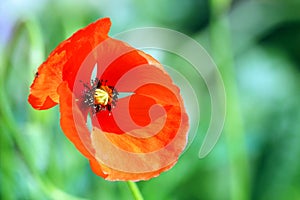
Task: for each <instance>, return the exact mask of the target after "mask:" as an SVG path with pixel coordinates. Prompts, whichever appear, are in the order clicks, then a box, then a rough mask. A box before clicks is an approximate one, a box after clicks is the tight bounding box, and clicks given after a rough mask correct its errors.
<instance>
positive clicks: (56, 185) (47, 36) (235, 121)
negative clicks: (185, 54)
mask: <svg viewBox="0 0 300 200" xmlns="http://www.w3.org/2000/svg"><path fill="white" fill-rule="evenodd" d="M299 10H300V1H298V0H295V1H291V0H282V1H280V0H277V1H276V0H274V1H271V0H265V1H259V0H256V1H254V0H253V1H248V0H234V1H230V0H211V1H206V0H186V1H180V0H173V1H171V0H163V1H160V0H152V1H146V0H140V1H138V0H123V1H122V0H121V1H117V0H111V1H108V0H100V1H96V0H87V1H79V0H76V1H71V0H62V1H59V0H53V1H51V0H43V1H37V0H36V1H35V0H23V1H22V0H14V1H8V0H4V1H1V3H0V18H1V19H0V53H1V54H0V55H1V59H0V87H1V88H0V89H1V91H0V117H1V118H0V130H1V132H0V140H1V141H0V145H1V146H0V149H1V152H0V153H1V160H0V161H1V163H0V164H1V168H0V169H1V171H0V181H1V183H0V199H4V200H6V199H132V195H131V193H130V190H129V189H128V187H127V185H126V183H124V182H109V181H105V180H103V179H102V178H100V177H98V176H96V175H95V174H93V173H92V171H91V170H90V167H89V164H88V161H87V159H85V158H84V157H83V156H82V155H81V154H80V153H79V152H78V151H77V150H76V149H75V147H74V146H73V144H72V143H71V142H70V141H69V140H68V139H66V137H65V136H64V134H63V133H62V131H61V129H60V126H59V111H58V108H57V107H56V108H53V109H50V110H46V111H36V110H33V109H32V108H31V106H30V105H29V104H28V103H27V96H28V93H29V86H30V84H31V82H32V80H33V79H34V74H35V71H36V68H37V67H38V66H39V64H40V63H41V62H42V61H43V60H44V59H45V58H46V57H47V55H48V54H49V53H50V52H51V50H53V49H54V48H55V47H56V46H57V45H58V44H59V42H61V41H62V40H64V39H66V38H67V37H69V36H70V35H71V34H72V33H73V32H75V31H76V30H78V29H79V28H81V27H84V26H86V25H87V24H89V23H90V22H92V21H95V20H96V19H98V18H101V17H104V16H108V17H110V18H111V20H112V23H113V26H112V30H111V34H110V35H114V34H117V33H119V32H122V31H124V30H128V29H131V28H137V27H147V26H159V27H165V28H169V29H174V30H176V31H179V32H182V33H184V34H187V35H188V36H190V37H192V38H193V39H195V40H196V41H198V42H199V43H200V44H201V45H202V46H203V47H205V49H206V50H207V51H208V52H209V54H210V55H211V56H212V58H213V59H214V60H215V61H216V64H217V65H218V68H219V70H220V73H221V75H222V78H223V81H224V84H225V89H226V95H227V105H226V108H227V116H226V121H225V126H224V130H223V133H222V135H221V138H220V140H219V141H218V143H217V145H216V146H215V148H214V149H213V151H212V152H211V153H210V154H209V155H208V156H207V157H205V158H204V159H199V158H198V151H199V148H200V146H201V143H202V141H203V137H204V135H205V133H206V130H207V127H208V125H209V120H210V108H209V107H210V102H209V94H208V92H207V90H206V89H205V87H202V86H201V81H200V82H199V86H198V82H197V80H194V79H193V78H191V80H192V84H193V88H194V89H195V90H196V91H197V94H199V95H200V99H201V121H200V126H199V129H198V132H197V135H196V138H195V139H194V141H193V143H192V144H191V146H190V147H189V148H188V149H187V151H185V153H184V154H183V155H182V156H181V157H180V159H179V162H178V163H177V164H176V165H175V167H174V168H172V169H171V170H170V171H168V172H165V173H163V174H161V175H160V176H159V177H157V178H153V179H151V180H149V181H142V182H139V183H138V186H139V187H140V189H141V192H142V194H143V195H144V197H145V199H153V200H157V199H178V200H181V199H195V200H196V199H204V200H213V199H214V200H219V199H220V200H223V199H225V200H226V199H233V200H246V199H264V200H268V199H270V200H277V199H279V200H280V199H282V200H289V199H291V200H297V199H300V103H299V102H300V12H299ZM160 61H161V62H163V63H167V64H168V65H170V66H172V65H175V66H176V64H178V63H180V62H182V61H180V60H177V59H176V58H173V57H172V56H166V57H165V60H160ZM182 65H184V64H182ZM187 73H188V72H187ZM191 123H192V124H196V123H197V122H194V121H192V122H191Z"/></svg>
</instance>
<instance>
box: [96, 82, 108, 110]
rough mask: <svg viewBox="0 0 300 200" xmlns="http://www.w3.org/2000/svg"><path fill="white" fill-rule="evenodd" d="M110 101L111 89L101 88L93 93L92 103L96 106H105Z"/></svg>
mask: <svg viewBox="0 0 300 200" xmlns="http://www.w3.org/2000/svg"><path fill="white" fill-rule="evenodd" d="M111 101H112V89H110V88H109V87H108V86H101V87H100V88H97V89H96V90H95V93H94V103H95V104H96V105H99V104H100V105H102V106H106V105H107V104H108V103H111Z"/></svg>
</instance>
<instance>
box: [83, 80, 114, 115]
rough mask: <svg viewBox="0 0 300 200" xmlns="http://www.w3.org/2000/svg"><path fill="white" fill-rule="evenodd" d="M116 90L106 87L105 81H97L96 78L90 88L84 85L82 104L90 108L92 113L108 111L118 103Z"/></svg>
mask: <svg viewBox="0 0 300 200" xmlns="http://www.w3.org/2000/svg"><path fill="white" fill-rule="evenodd" d="M118 94H119V93H118V92H117V90H116V89H115V88H114V87H113V86H110V85H107V80H106V81H103V80H99V79H98V78H96V79H95V80H94V81H92V83H91V86H90V85H89V84H85V83H84V91H83V101H82V102H83V104H84V105H86V106H88V107H90V108H92V112H93V113H97V112H99V111H104V110H108V111H111V109H112V108H114V107H115V106H116V102H117V101H118Z"/></svg>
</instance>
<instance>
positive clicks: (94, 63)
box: [28, 18, 189, 181]
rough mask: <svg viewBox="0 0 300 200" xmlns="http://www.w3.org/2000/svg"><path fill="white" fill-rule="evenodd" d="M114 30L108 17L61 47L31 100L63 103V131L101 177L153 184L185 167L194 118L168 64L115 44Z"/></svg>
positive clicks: (43, 69) (41, 104) (44, 67)
mask: <svg viewBox="0 0 300 200" xmlns="http://www.w3.org/2000/svg"><path fill="white" fill-rule="evenodd" d="M110 26H111V22H110V20H109V18H104V19H100V20H98V21H96V22H94V23H92V24H90V25H88V26H87V27H85V28H83V29H81V30H79V31H77V32H76V33H75V34H73V35H72V36H71V37H70V38H69V39H67V40H65V41H63V42H62V43H60V44H59V45H58V47H56V48H55V49H54V50H53V51H52V53H51V54H50V55H49V57H48V58H47V60H46V61H45V62H44V63H42V64H41V66H40V67H39V68H38V72H37V74H38V76H36V77H35V79H34V81H33V83H32V85H31V87H30V95H29V98H28V101H29V103H30V104H31V105H32V107H33V108H35V109H38V110H43V109H48V108H51V107H53V106H55V105H57V104H59V107H60V113H61V119H60V124H61V127H62V130H63V132H64V133H65V135H66V136H67V137H68V138H69V139H70V140H71V142H72V143H73V144H74V145H75V146H76V148H77V149H78V150H79V151H80V152H81V153H82V154H83V155H84V156H85V157H87V158H88V159H89V161H90V165H91V168H92V170H93V171H94V172H95V173H96V174H97V175H99V176H102V177H103V178H105V179H107V180H134V181H137V180H146V179H149V178H152V177H155V176H158V175H159V174H160V173H161V172H163V171H166V170H168V169H170V168H171V167H172V166H173V165H174V164H175V163H176V162H177V160H178V157H179V156H180V154H181V152H182V151H183V149H184V147H185V145H186V141H187V131H188V127H189V125H188V116H187V114H186V111H185V109H184V105H183V101H182V98H181V96H180V91H179V89H178V87H177V86H176V85H174V83H173V82H172V80H171V78H170V76H169V75H168V74H167V72H166V71H165V70H164V69H163V67H162V66H161V65H160V63H159V62H157V61H156V60H155V59H154V58H152V57H151V56H150V55H148V54H145V53H143V52H142V51H140V50H137V49H134V48H133V47H131V46H129V45H128V44H126V43H124V42H122V41H119V40H116V39H113V38H110V37H109V36H108V32H109V29H110ZM124 94H126V95H124Z"/></svg>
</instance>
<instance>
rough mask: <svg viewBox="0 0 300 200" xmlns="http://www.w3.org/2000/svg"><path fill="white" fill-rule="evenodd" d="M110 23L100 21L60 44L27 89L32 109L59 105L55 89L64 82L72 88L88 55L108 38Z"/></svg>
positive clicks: (107, 19)
mask: <svg viewBox="0 0 300 200" xmlns="http://www.w3.org/2000/svg"><path fill="white" fill-rule="evenodd" d="M110 26H111V22H110V19H109V18H103V19H100V20H98V21H96V22H94V23H91V24H90V25H88V26H87V27H85V28H83V29H81V30H79V31H77V32H76V33H74V34H73V35H72V36H71V37H70V38H68V39H67V40H65V41H63V42H62V43H60V44H59V45H58V46H57V47H56V48H55V49H54V50H53V51H52V52H51V54H50V55H49V57H48V58H47V60H46V61H45V62H44V63H43V64H41V66H40V67H39V69H38V72H37V76H36V77H35V80H34V81H33V83H32V85H31V86H30V95H29V97H28V101H29V103H30V104H31V105H32V107H33V108H35V109H39V110H42V109H48V108H51V107H53V106H55V105H56V104H57V103H59V97H58V94H57V87H58V86H59V84H60V83H61V82H62V81H63V80H66V81H68V82H69V85H70V86H73V83H74V79H75V77H76V74H77V71H78V69H79V67H80V65H81V63H82V62H83V61H84V59H85V58H86V57H87V55H88V54H89V53H90V52H91V51H92V50H93V49H94V48H95V47H96V46H97V45H98V44H99V43H100V42H102V41H103V40H105V39H106V38H107V37H108V36H107V34H108V31H109V29H110Z"/></svg>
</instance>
